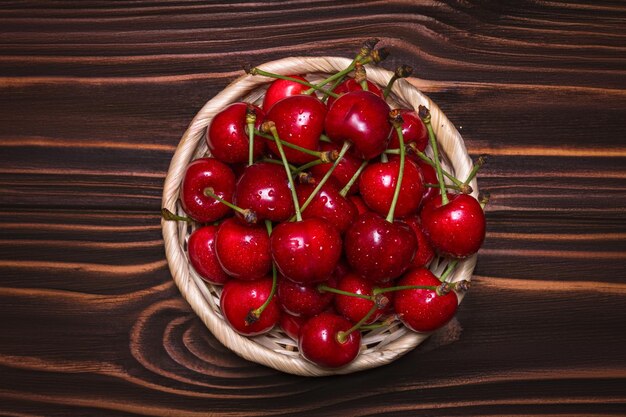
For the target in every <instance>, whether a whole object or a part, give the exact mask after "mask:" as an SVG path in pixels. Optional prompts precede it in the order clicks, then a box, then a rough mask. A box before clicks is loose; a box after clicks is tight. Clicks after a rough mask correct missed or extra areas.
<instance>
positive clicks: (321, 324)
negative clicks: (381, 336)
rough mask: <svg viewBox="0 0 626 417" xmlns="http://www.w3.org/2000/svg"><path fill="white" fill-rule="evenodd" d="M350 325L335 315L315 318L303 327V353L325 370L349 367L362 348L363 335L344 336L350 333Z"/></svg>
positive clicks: (325, 314) (326, 314) (300, 347)
mask: <svg viewBox="0 0 626 417" xmlns="http://www.w3.org/2000/svg"><path fill="white" fill-rule="evenodd" d="M351 326H352V323H350V322H349V321H348V320H346V319H345V318H343V317H341V316H339V315H337V314H333V313H321V314H319V315H317V316H315V317H312V318H311V319H309V320H308V321H307V322H306V323H305V324H304V325H303V326H302V327H301V328H300V334H299V336H298V348H299V350H300V353H301V354H302V356H303V357H304V358H305V359H307V360H309V361H310V362H313V363H314V364H316V365H319V366H322V367H326V368H339V367H341V366H344V365H347V364H348V363H350V362H352V361H353V360H354V359H355V358H356V357H357V355H358V354H359V351H360V349H361V332H359V331H358V330H357V331H352V332H350V333H349V334H345V333H342V332H347V331H348V330H350V329H351ZM342 336H343V337H342ZM344 339H345V340H344Z"/></svg>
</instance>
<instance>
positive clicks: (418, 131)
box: [389, 109, 428, 152]
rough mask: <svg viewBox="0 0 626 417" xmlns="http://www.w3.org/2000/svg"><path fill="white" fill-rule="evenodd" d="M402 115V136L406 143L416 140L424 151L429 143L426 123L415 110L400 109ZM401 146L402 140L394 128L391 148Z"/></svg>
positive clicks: (419, 147)
mask: <svg viewBox="0 0 626 417" xmlns="http://www.w3.org/2000/svg"><path fill="white" fill-rule="evenodd" d="M400 115H401V116H402V138H403V139H404V144H405V145H407V144H409V143H411V142H414V143H415V145H416V146H417V149H419V150H420V151H422V152H424V150H425V149H426V146H427V145H428V130H426V125H425V124H424V122H422V119H420V117H419V116H418V114H417V112H416V111H414V110H409V109H400ZM399 147H400V140H399V139H398V132H396V130H395V129H394V130H393V132H392V133H391V141H390V142H389V148H390V149H397V148H399Z"/></svg>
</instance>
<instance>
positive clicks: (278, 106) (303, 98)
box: [265, 94, 326, 164]
mask: <svg viewBox="0 0 626 417" xmlns="http://www.w3.org/2000/svg"><path fill="white" fill-rule="evenodd" d="M325 117H326V106H325V105H324V103H322V102H321V101H320V100H319V99H318V98H316V97H313V96H308V95H303V94H301V95H297V96H290V97H286V98H284V99H282V100H280V101H277V102H276V103H274V105H273V106H272V108H271V109H270V110H269V112H268V113H267V116H266V118H265V119H266V120H271V121H273V122H274V123H275V124H276V131H277V132H278V136H279V137H280V139H281V140H284V141H285V142H289V143H293V144H294V145H298V146H300V147H302V148H306V149H310V150H313V151H317V149H318V147H319V140H320V135H321V134H322V131H323V130H324V118H325ZM268 147H269V149H270V150H271V151H272V153H274V155H279V153H278V147H277V146H276V143H275V142H273V141H272V142H268ZM283 148H284V150H285V155H286V157H287V160H288V161H289V162H291V163H293V164H305V163H307V162H310V161H312V160H314V159H316V157H315V156H312V155H308V154H305V153H304V152H301V151H298V150H296V149H291V148H287V147H283Z"/></svg>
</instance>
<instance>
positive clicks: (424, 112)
mask: <svg viewBox="0 0 626 417" xmlns="http://www.w3.org/2000/svg"><path fill="white" fill-rule="evenodd" d="M419 116H420V118H421V119H422V121H423V122H424V124H425V125H426V130H428V139H429V141H430V146H431V147H432V148H433V156H434V160H435V170H437V179H438V180H439V190H440V193H441V205H442V206H445V205H446V204H448V202H449V200H448V194H447V193H446V183H445V180H444V178H443V172H442V170H441V161H440V160H439V146H438V145H437V139H435V132H434V131H433V126H432V124H431V123H430V111H429V110H428V109H427V108H426V107H425V106H419ZM400 145H401V146H400V152H402V148H403V147H404V146H403V145H402V144H400Z"/></svg>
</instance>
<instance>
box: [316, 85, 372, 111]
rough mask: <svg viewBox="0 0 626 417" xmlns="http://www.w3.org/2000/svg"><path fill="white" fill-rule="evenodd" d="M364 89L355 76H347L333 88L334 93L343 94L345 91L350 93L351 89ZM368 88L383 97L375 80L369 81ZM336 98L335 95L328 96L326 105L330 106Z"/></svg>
mask: <svg viewBox="0 0 626 417" xmlns="http://www.w3.org/2000/svg"><path fill="white" fill-rule="evenodd" d="M362 90H363V87H361V84H359V83H357V82H356V81H355V80H354V78H346V79H345V80H343V81H342V82H341V83H340V84H339V85H338V86H337V87H335V88H334V89H333V93H336V94H338V95H342V94H345V93H349V92H351V91H362ZM367 90H368V91H370V92H372V93H374V94H376V95H377V96H378V97H380V98H383V92H382V90H381V89H380V88H379V87H378V86H377V85H376V84H374V83H373V82H371V81H369V80H368V81H367ZM335 100H336V99H335V98H334V97H328V101H327V102H326V105H327V106H328V107H329V108H330V106H332V104H333V103H334V102H335Z"/></svg>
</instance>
